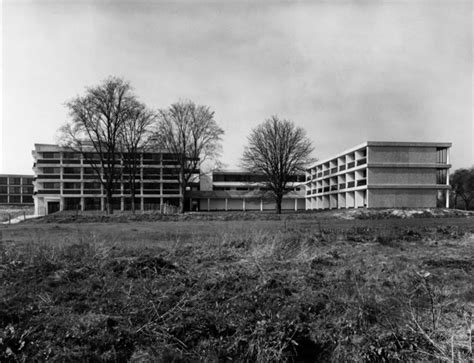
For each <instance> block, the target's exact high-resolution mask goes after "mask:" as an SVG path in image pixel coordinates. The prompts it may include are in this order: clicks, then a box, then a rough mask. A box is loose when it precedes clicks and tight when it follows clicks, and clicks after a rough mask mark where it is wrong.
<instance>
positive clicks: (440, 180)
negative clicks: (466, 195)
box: [436, 169, 447, 184]
mask: <svg viewBox="0 0 474 363" xmlns="http://www.w3.org/2000/svg"><path fill="white" fill-rule="evenodd" d="M446 177H447V171H446V169H440V170H437V172H436V184H446Z"/></svg>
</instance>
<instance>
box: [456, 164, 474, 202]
mask: <svg viewBox="0 0 474 363" xmlns="http://www.w3.org/2000/svg"><path fill="white" fill-rule="evenodd" d="M450 184H451V187H452V188H453V192H454V198H455V202H454V207H456V202H457V201H456V199H457V197H458V196H459V197H461V199H462V200H463V201H464V208H465V209H466V210H468V209H469V206H470V204H471V201H472V200H474V168H470V169H458V170H456V171H455V172H454V173H453V174H452V175H451V178H450Z"/></svg>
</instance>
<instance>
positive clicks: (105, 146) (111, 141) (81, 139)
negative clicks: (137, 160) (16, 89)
mask: <svg viewBox="0 0 474 363" xmlns="http://www.w3.org/2000/svg"><path fill="white" fill-rule="evenodd" d="M134 100H135V97H134V96H133V94H132V93H131V88H130V85H129V84H128V82H126V81H124V80H122V79H120V78H116V77H110V78H108V79H106V80H105V81H103V82H102V83H101V84H100V85H98V86H96V87H90V88H87V90H86V93H85V95H84V96H77V97H76V98H74V99H72V100H71V101H69V102H67V103H66V107H67V108H68V109H69V115H70V117H71V120H70V121H69V122H68V123H66V124H65V125H64V126H63V127H61V129H60V136H59V138H60V144H61V145H62V146H65V147H67V148H69V149H71V150H74V151H76V152H80V153H81V154H82V155H83V159H84V160H86V161H87V162H88V164H89V165H90V166H91V168H92V169H93V170H94V172H95V174H96V176H97V179H98V180H99V181H100V183H101V184H102V186H103V189H104V192H105V199H106V208H107V213H109V214H111V213H113V204H112V195H113V192H114V184H115V182H116V181H117V180H118V178H119V176H120V171H119V161H120V160H119V158H120V154H119V152H118V151H119V146H120V145H119V140H120V135H121V131H122V128H123V127H124V124H125V122H126V120H127V118H128V117H129V115H130V110H129V107H130V105H131V104H133V102H134Z"/></svg>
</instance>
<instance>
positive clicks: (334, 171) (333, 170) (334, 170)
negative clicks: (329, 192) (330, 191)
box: [331, 166, 337, 174]
mask: <svg viewBox="0 0 474 363" xmlns="http://www.w3.org/2000/svg"><path fill="white" fill-rule="evenodd" d="M336 173H337V166H336V167H335V168H332V169H331V174H336Z"/></svg>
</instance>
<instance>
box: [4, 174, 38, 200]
mask: <svg viewBox="0 0 474 363" xmlns="http://www.w3.org/2000/svg"><path fill="white" fill-rule="evenodd" d="M0 204H14V205H33V175H23V174H0Z"/></svg>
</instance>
